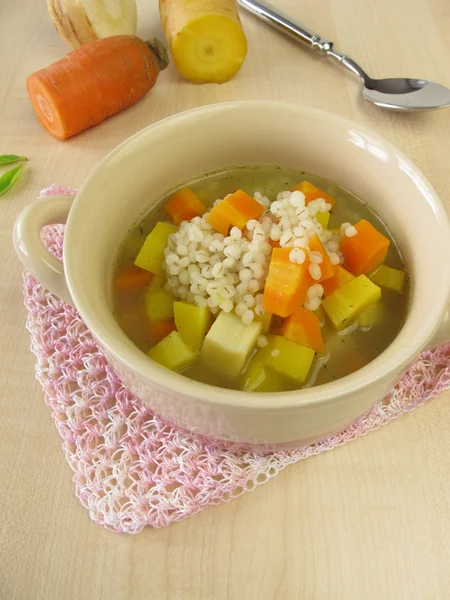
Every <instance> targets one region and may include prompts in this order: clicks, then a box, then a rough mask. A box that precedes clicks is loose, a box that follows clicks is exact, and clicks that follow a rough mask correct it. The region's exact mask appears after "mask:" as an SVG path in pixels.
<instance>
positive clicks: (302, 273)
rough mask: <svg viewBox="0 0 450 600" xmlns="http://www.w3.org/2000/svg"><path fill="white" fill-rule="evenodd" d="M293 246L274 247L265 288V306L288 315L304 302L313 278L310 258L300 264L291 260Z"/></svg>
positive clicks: (279, 313) (270, 310) (271, 311)
mask: <svg viewBox="0 0 450 600" xmlns="http://www.w3.org/2000/svg"><path fill="white" fill-rule="evenodd" d="M291 251H292V248H274V249H273V251H272V259H271V261H270V266H269V274H268V275H267V279H266V286H265V288H264V297H263V308H264V310H266V311H267V312H269V313H271V314H273V315H278V316H280V317H287V316H288V315H290V314H292V313H293V312H294V311H295V310H296V309H297V308H298V307H299V306H301V305H302V304H303V302H304V301H305V298H306V292H307V291H308V287H309V286H310V285H311V282H312V279H311V276H310V274H309V271H308V264H309V262H308V260H305V262H304V263H303V264H302V265H298V264H296V263H293V262H291V261H290V260H289V254H290V252H291Z"/></svg>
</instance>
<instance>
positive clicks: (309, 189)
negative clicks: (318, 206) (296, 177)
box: [291, 181, 336, 208]
mask: <svg viewBox="0 0 450 600" xmlns="http://www.w3.org/2000/svg"><path fill="white" fill-rule="evenodd" d="M295 191H299V192H302V193H303V194H305V204H309V202H311V201H312V200H318V199H319V198H323V199H324V200H325V202H327V203H328V204H331V208H333V206H334V205H335V204H336V198H334V197H333V196H330V194H327V193H326V192H324V191H323V190H321V189H320V188H318V187H316V186H315V185H313V184H312V183H310V182H309V181H302V182H301V183H299V184H298V185H295V186H294V187H293V188H291V192H295Z"/></svg>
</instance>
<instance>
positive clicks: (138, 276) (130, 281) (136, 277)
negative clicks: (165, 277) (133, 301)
mask: <svg viewBox="0 0 450 600" xmlns="http://www.w3.org/2000/svg"><path fill="white" fill-rule="evenodd" d="M152 277H153V275H152V274H151V273H150V272H149V271H146V270H145V269H141V268H140V267H136V265H127V266H126V267H124V268H123V269H122V270H121V271H119V273H117V275H116V276H115V278H114V288H115V289H116V290H117V291H118V292H120V293H125V292H130V293H131V292H136V291H137V290H139V289H141V288H143V287H144V286H146V285H148V284H149V283H150V281H151V280H152Z"/></svg>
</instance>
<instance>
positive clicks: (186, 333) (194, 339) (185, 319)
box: [173, 302, 212, 352]
mask: <svg viewBox="0 0 450 600" xmlns="http://www.w3.org/2000/svg"><path fill="white" fill-rule="evenodd" d="M173 311H174V317H175V324H176V326H177V329H178V331H179V332H180V334H181V337H182V338H183V340H184V341H185V342H186V343H187V344H189V346H190V347H191V348H192V350H195V352H197V351H198V350H200V348H201V346H202V344H203V340H204V339H205V335H206V333H207V331H208V329H209V328H210V327H211V321H212V315H211V311H210V310H209V308H208V307H207V306H205V307H203V306H197V305H196V304H189V303H188V302H175V303H174V305H173Z"/></svg>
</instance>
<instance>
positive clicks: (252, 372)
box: [239, 356, 285, 392]
mask: <svg viewBox="0 0 450 600" xmlns="http://www.w3.org/2000/svg"><path fill="white" fill-rule="evenodd" d="M284 388H285V386H284V385H283V381H282V379H281V377H280V376H279V375H278V374H277V373H275V371H272V370H271V369H269V368H267V367H265V366H264V363H263V362H262V361H261V360H260V359H259V358H257V356H255V357H253V358H252V360H251V361H250V362H249V364H248V367H247V368H246V369H245V372H244V374H243V375H242V377H241V381H240V385H239V389H240V390H242V391H244V392H282V391H283V389H284Z"/></svg>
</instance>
